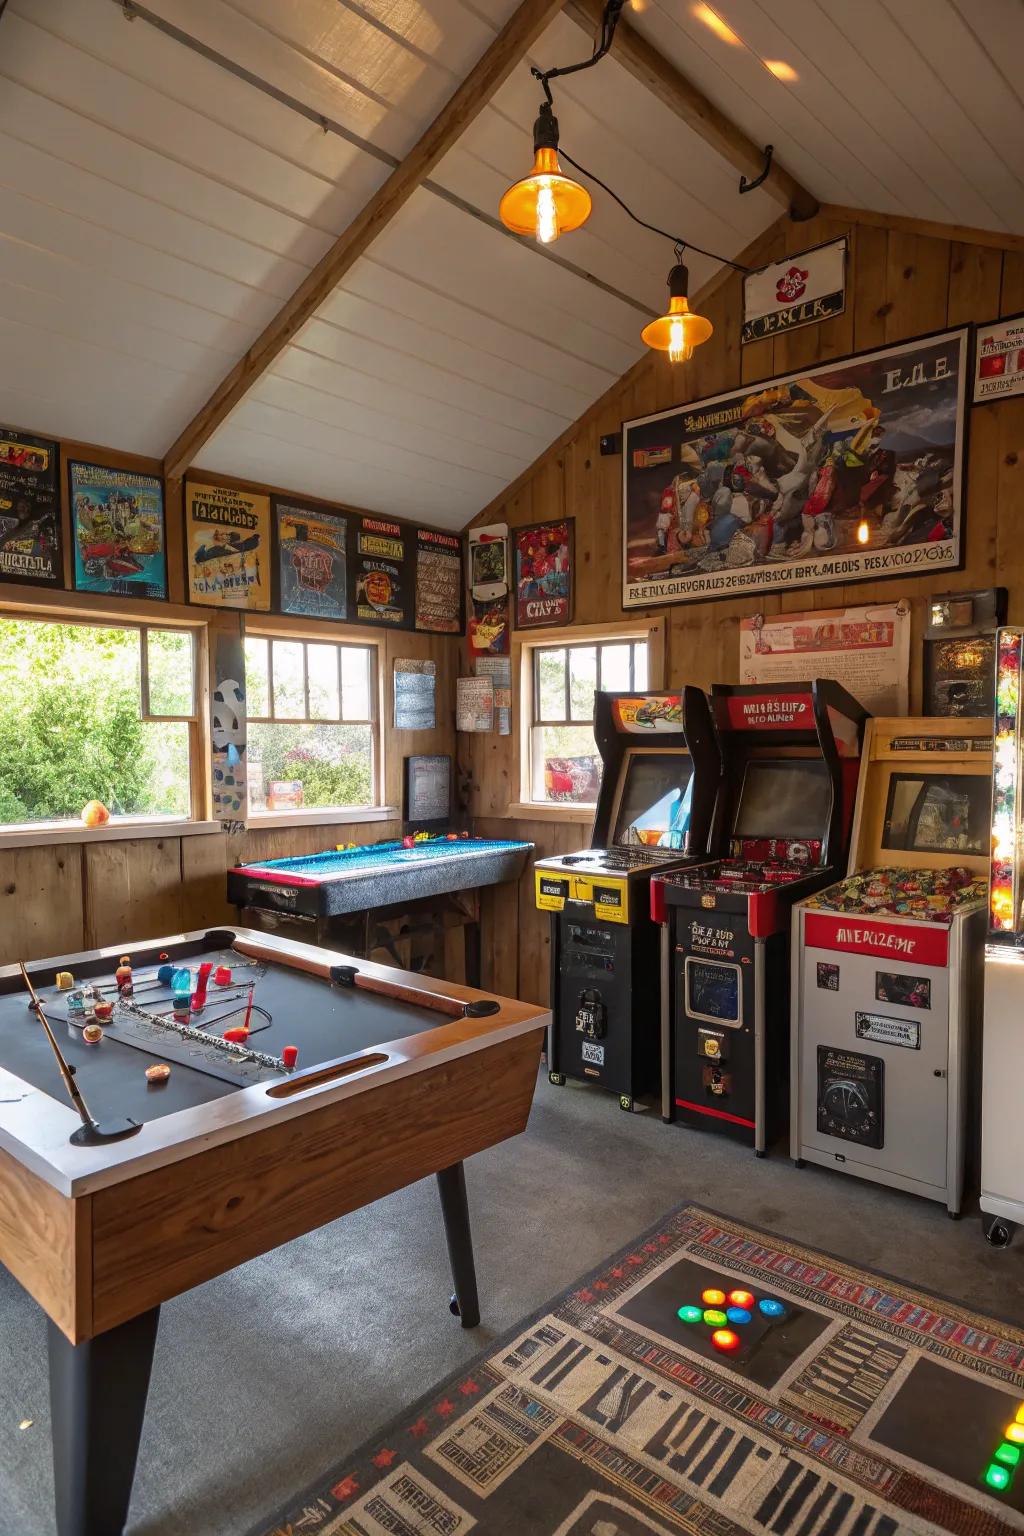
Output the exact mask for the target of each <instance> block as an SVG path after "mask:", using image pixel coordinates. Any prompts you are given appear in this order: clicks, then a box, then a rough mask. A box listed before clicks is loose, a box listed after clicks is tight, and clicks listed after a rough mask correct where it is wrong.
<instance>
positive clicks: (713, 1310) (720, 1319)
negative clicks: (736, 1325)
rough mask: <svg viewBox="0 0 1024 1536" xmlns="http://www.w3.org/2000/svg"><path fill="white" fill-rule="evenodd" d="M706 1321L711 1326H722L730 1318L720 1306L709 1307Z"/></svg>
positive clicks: (706, 1312) (705, 1317)
mask: <svg viewBox="0 0 1024 1536" xmlns="http://www.w3.org/2000/svg"><path fill="white" fill-rule="evenodd" d="M704 1321H705V1322H706V1323H707V1325H708V1327H709V1328H720V1327H721V1326H722V1324H723V1323H725V1322H727V1321H728V1319H727V1317H726V1315H725V1313H724V1312H722V1311H721V1310H720V1309H719V1308H718V1307H708V1308H707V1310H706V1311H705V1313H704Z"/></svg>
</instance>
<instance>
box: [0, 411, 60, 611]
mask: <svg viewBox="0 0 1024 1536" xmlns="http://www.w3.org/2000/svg"><path fill="white" fill-rule="evenodd" d="M59 454H60V449H59V448H58V446H57V444H56V443H53V442H50V441H49V439H48V438H45V437H30V436H29V434H28V433H27V432H16V431H14V430H13V428H11V427H0V581H30V582H33V583H34V584H36V585H39V586H47V587H62V586H63V585H64V558H63V552H62V550H61V542H62V540H61V516H60V485H59V483H58V479H57V474H58V470H57V464H58V459H59Z"/></svg>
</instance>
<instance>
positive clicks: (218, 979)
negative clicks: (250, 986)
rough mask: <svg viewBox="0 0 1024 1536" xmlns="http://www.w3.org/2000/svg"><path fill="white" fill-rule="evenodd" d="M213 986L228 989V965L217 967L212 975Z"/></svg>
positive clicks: (229, 971)
mask: <svg viewBox="0 0 1024 1536" xmlns="http://www.w3.org/2000/svg"><path fill="white" fill-rule="evenodd" d="M213 984H214V986H215V987H230V985H231V967H230V966H229V965H218V967H217V969H216V970H215V971H214V973H213Z"/></svg>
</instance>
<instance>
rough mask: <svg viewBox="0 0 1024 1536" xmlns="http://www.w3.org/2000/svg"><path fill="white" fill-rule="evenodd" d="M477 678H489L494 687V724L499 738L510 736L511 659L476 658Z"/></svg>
mask: <svg viewBox="0 0 1024 1536" xmlns="http://www.w3.org/2000/svg"><path fill="white" fill-rule="evenodd" d="M475 665H476V675H477V677H489V678H490V679H491V682H492V683H493V685H494V723H495V725H496V726H497V729H498V735H499V736H511V734H512V658H511V657H510V656H478V657H477V659H476V663H475Z"/></svg>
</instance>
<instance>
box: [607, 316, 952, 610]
mask: <svg viewBox="0 0 1024 1536" xmlns="http://www.w3.org/2000/svg"><path fill="white" fill-rule="evenodd" d="M968 336H969V331H968V328H967V327H966V326H965V327H961V328H959V329H957V330H952V331H946V332H943V333H942V334H939V335H935V336H927V337H922V338H921V339H920V340H917V341H910V342H903V343H901V344H900V345H899V346H894V347H887V348H884V349H882V350H880V351H877V352H865V353H861V354H859V355H857V356H855V357H850V358H842V359H839V360H837V361H835V362H830V363H827V364H825V363H822V364H819V365H816V366H815V367H814V368H812V369H808V370H807V371H806V372H804V373H794V374H789V375H787V376H786V377H784V378H779V379H774V380H771V381H770V382H768V383H765V384H761V385H755V386H753V387H752V388H748V389H744V390H739V391H736V392H735V393H732V394H726V395H717V396H715V397H714V398H713V399H710V400H702V401H699V402H696V403H694V404H691V405H687V406H683V407H674V408H673V409H672V410H669V411H659V412H658V413H657V414H655V415H653V416H644V417H640V418H638V419H637V420H635V421H628V422H625V423H624V425H623V550H622V558H623V569H622V581H623V586H622V602H623V606H624V607H625V608H639V607H646V606H648V605H650V604H652V603H674V602H690V601H696V600H699V599H707V598H709V597H734V596H737V595H739V594H741V593H753V592H776V591H780V590H784V589H787V588H795V587H814V586H821V585H825V584H828V583H830V582H852V581H865V580H873V579H877V578H878V577H880V576H890V575H897V574H899V575H915V574H923V573H931V572H933V571H944V570H951V569H954V568H955V567H957V566H958V565H959V564H960V563H961V558H962V555H961V550H962V538H963V530H962V519H963V501H964V496H963V482H964V465H965V454H964V421H965V403H964V401H965V389H966V385H967V377H968V357H969V347H968Z"/></svg>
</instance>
